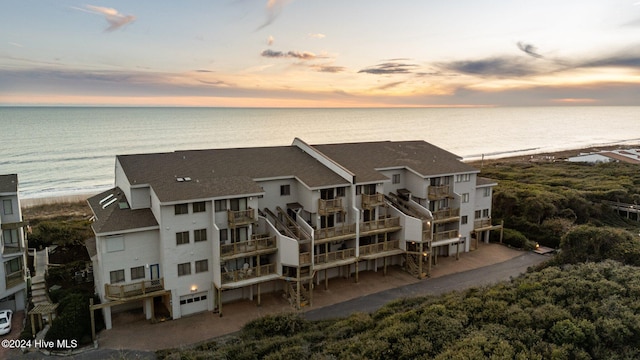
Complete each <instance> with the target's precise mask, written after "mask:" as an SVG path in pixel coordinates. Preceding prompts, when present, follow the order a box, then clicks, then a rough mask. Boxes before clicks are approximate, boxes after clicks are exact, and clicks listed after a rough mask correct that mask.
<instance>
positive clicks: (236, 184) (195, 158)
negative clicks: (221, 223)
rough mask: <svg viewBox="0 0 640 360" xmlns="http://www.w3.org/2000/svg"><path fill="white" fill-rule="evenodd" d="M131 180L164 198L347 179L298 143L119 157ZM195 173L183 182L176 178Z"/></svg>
mask: <svg viewBox="0 0 640 360" xmlns="http://www.w3.org/2000/svg"><path fill="white" fill-rule="evenodd" d="M117 158H118V162H119V163H120V165H121V166H122V168H123V170H124V172H125V174H126V176H127V178H128V179H129V183H130V184H131V185H132V186H135V185H136V184H149V185H150V186H151V187H152V189H153V191H154V192H155V193H156V195H157V196H158V198H159V199H160V201H161V202H172V201H181V200H189V199H203V198H212V197H221V196H233V195H243V194H258V193H262V192H263V190H262V188H261V187H260V186H259V184H258V183H257V182H256V180H260V179H269V178H287V177H290V178H293V177H296V178H298V179H299V180H300V181H301V182H303V183H304V184H306V185H307V186H308V187H310V188H317V187H328V186H337V185H346V184H347V181H346V180H344V179H343V178H341V177H340V176H338V175H337V174H335V173H334V172H332V171H331V170H329V169H328V168H327V167H325V166H324V165H322V164H321V163H320V162H318V161H317V160H315V159H313V158H312V157H311V156H309V155H307V154H305V153H304V152H303V151H302V150H300V149H299V148H297V147H294V146H280V147H260V148H239V149H238V148H236V149H213V150H188V151H176V152H171V153H157V154H139V155H120V156H118V157H117ZM186 177H188V178H190V179H191V181H184V182H178V181H176V178H186Z"/></svg>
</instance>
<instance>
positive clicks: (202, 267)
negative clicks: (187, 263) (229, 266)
mask: <svg viewBox="0 0 640 360" xmlns="http://www.w3.org/2000/svg"><path fill="white" fill-rule="evenodd" d="M206 271H209V261H208V260H206V259H205V260H200V261H196V274H197V273H201V272H206Z"/></svg>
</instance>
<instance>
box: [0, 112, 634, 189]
mask: <svg viewBox="0 0 640 360" xmlns="http://www.w3.org/2000/svg"><path fill="white" fill-rule="evenodd" d="M295 137H299V138H301V139H303V140H304V141H306V142H307V143H310V144H324V143H339V142H357V141H379V140H425V141H428V142H430V143H432V144H434V145H437V146H440V147H442V148H444V149H446V150H448V151H451V152H453V153H455V154H457V155H460V156H462V157H464V158H465V159H467V160H470V159H476V158H479V157H481V156H482V155H484V156H485V157H487V158H489V157H500V156H510V155H516V154H529V153H536V152H543V151H555V150H565V149H573V148H581V147H588V146H593V145H609V144H617V143H640V107H529V108H524V107H522V108H435V109H434V108H426V109H425V108H420V109H413V108H412V109H255V108H95V107H0V139H2V140H1V143H0V144H1V146H0V174H9V173H17V174H18V176H19V180H20V195H21V197H22V198H37V197H47V196H58V195H69V194H76V193H88V192H98V191H101V190H103V189H107V188H109V187H111V186H113V181H114V166H115V156H116V155H119V154H137V153H149V152H165V151H174V150H185V149H212V148H230V147H231V148H235V147H255V146H279V145H289V144H291V142H292V141H293V139H294V138H295Z"/></svg>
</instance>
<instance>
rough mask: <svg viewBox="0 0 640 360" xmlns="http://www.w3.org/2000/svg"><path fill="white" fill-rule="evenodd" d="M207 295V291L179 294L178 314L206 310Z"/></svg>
mask: <svg viewBox="0 0 640 360" xmlns="http://www.w3.org/2000/svg"><path fill="white" fill-rule="evenodd" d="M208 301H209V297H208V296H207V292H206V291H205V292H201V293H197V294H189V295H184V296H180V314H181V315H182V316H184V315H189V314H195V313H199V312H203V311H207V304H208Z"/></svg>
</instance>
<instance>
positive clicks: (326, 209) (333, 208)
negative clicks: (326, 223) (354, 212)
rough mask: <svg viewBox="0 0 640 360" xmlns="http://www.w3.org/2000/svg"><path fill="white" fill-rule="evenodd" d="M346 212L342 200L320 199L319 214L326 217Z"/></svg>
mask: <svg viewBox="0 0 640 360" xmlns="http://www.w3.org/2000/svg"><path fill="white" fill-rule="evenodd" d="M341 211H344V207H343V206H342V198H337V199H329V200H325V199H318V214H320V215H321V216H326V215H329V214H334V213H337V212H341Z"/></svg>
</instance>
